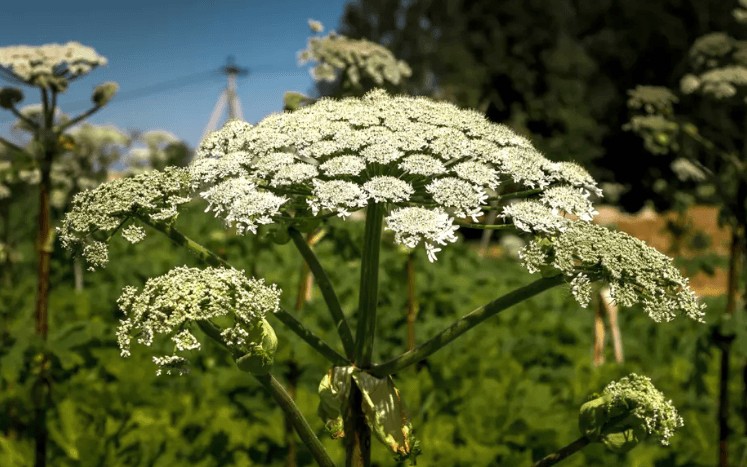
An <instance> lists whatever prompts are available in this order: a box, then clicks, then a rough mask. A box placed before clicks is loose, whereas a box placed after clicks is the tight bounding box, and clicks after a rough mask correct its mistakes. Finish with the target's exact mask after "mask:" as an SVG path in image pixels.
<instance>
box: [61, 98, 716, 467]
mask: <svg viewBox="0 0 747 467" xmlns="http://www.w3.org/2000/svg"><path fill="white" fill-rule="evenodd" d="M593 194H599V189H598V188H597V186H596V184H595V182H594V180H593V179H592V178H591V177H590V176H589V175H588V173H587V172H586V171H585V170H583V169H582V168H581V167H579V166H578V165H576V164H573V163H569V162H559V163H556V162H551V161H549V160H547V159H545V158H544V157H543V156H542V155H541V154H540V153H539V152H538V151H537V150H535V149H534V148H533V146H532V145H531V143H530V142H529V141H528V140H527V139H525V138H523V137H521V136H519V135H517V134H515V133H514V132H512V131H511V130H509V129H508V128H507V127H505V126H503V125H498V124H494V123H491V122H489V121H487V120H486V119H485V118H484V117H483V116H482V115H480V114H479V113H477V112H474V111H469V110H461V109H459V108H457V107H455V106H453V105H451V104H447V103H439V102H434V101H432V100H429V99H426V98H412V97H404V96H401V97H394V96H390V95H388V94H387V93H385V92H383V91H373V92H370V93H368V94H367V95H365V96H364V97H363V98H346V99H342V100H332V99H322V100H319V101H317V102H315V103H314V104H311V105H309V106H307V107H303V108H301V109H300V110H297V111H295V112H292V113H282V114H275V115H271V116H269V117H267V118H265V119H264V120H262V121H261V122H259V123H258V124H257V125H255V126H252V125H250V124H247V123H244V122H240V121H232V122H229V123H227V124H226V125H225V126H224V127H223V128H222V129H221V130H219V131H217V132H214V133H212V134H210V135H208V136H207V137H206V138H205V139H204V140H203V141H202V142H201V144H200V146H199V148H198V150H197V155H196V158H195V160H194V161H193V162H192V164H191V165H190V166H189V167H187V168H166V169H164V170H163V171H153V172H149V173H144V174H139V175H136V176H134V177H130V178H124V179H119V180H114V181H112V182H109V183H106V184H104V185H101V186H99V187H98V188H96V189H94V190H90V191H86V192H83V193H80V194H79V195H78V196H76V198H75V199H74V201H73V206H72V209H71V210H70V212H69V213H68V214H67V215H66V217H65V219H64V221H63V223H62V226H61V228H60V229H59V237H60V239H61V241H62V243H63V245H65V246H66V247H67V248H70V249H72V250H73V251H75V252H78V253H79V254H81V255H82V256H83V257H84V258H85V259H86V261H87V262H88V264H89V265H90V267H91V268H98V267H103V266H105V265H106V264H107V262H108V261H109V257H108V247H107V241H108V240H109V239H111V238H112V237H113V236H114V235H122V236H123V237H124V238H125V239H127V240H129V241H131V242H137V241H139V240H141V239H142V238H143V237H144V236H145V235H146V233H147V230H146V229H147V228H149V229H152V230H156V231H159V232H161V233H163V234H165V235H167V236H168V237H169V238H170V239H171V240H173V241H174V242H175V243H176V244H178V245H181V246H183V247H185V248H187V249H189V250H190V251H191V252H193V253H194V254H195V255H196V256H197V257H198V258H199V259H201V260H202V261H203V262H204V263H205V264H206V268H205V269H197V268H188V267H178V268H176V269H174V270H172V271H170V272H168V273H166V274H165V275H163V276H160V277H156V278H151V279H149V280H147V281H146V283H145V285H144V286H143V287H141V288H137V287H127V288H125V290H124V291H123V292H122V295H121V297H120V299H119V302H118V304H119V307H120V309H121V310H122V312H123V313H124V317H123V318H122V320H121V324H120V326H119V331H118V334H117V337H118V341H119V345H120V348H121V353H122V355H123V356H125V357H126V356H128V355H129V354H130V353H131V352H133V351H136V349H137V347H138V346H154V348H164V346H166V347H167V348H169V349H171V351H169V352H167V353H162V354H158V355H155V356H154V357H153V362H154V363H155V365H156V368H157V372H159V373H166V374H184V373H186V372H187V371H188V369H189V357H190V354H192V353H193V352H195V351H198V350H199V349H200V347H201V346H202V341H203V340H204V339H205V338H207V339H212V340H215V341H217V342H219V343H220V344H221V345H222V346H224V347H225V348H226V350H227V351H228V352H230V353H231V354H232V355H233V357H234V358H235V361H236V364H237V366H238V368H239V369H240V370H243V371H247V372H249V373H251V374H253V375H254V376H255V377H256V379H257V380H258V381H259V383H260V384H261V385H262V386H264V387H265V388H266V389H267V390H268V391H269V392H270V393H271V394H272V396H273V398H274V399H275V400H276V401H277V402H278V404H279V405H280V407H282V409H283V410H284V411H285V413H286V415H287V417H288V419H289V420H290V422H291V423H292V425H293V427H294V428H295V430H296V431H297V432H298V435H299V437H300V438H301V440H302V441H303V442H304V443H305V444H306V446H307V447H308V449H309V450H310V451H311V453H312V454H313V456H314V458H315V459H316V461H317V462H318V463H319V464H320V465H334V464H333V462H332V460H331V459H330V457H329V455H328V454H327V453H326V452H325V450H324V447H323V445H322V444H321V443H320V441H319V439H318V438H317V436H316V431H315V430H314V429H312V428H311V424H310V422H309V421H307V420H306V419H305V418H304V417H303V415H302V414H301V413H300V411H299V410H298V408H297V407H296V405H295V404H294V402H293V400H292V398H290V397H289V396H288V394H287V392H286V391H285V390H284V388H283V386H282V384H281V383H280V382H279V381H278V380H277V379H276V378H275V377H274V376H273V375H272V364H273V356H274V352H275V350H276V347H277V345H282V343H280V344H279V343H278V342H277V339H276V337H275V333H274V331H273V327H272V326H273V325H276V324H275V322H277V323H279V324H281V325H283V326H286V327H287V328H288V329H290V330H291V331H293V332H294V333H295V334H296V335H297V336H298V337H299V338H300V339H302V340H303V341H304V342H305V343H307V344H308V345H309V347H310V348H311V349H313V350H314V351H316V352H317V353H318V354H319V356H320V357H322V358H324V359H326V360H327V361H328V362H329V365H330V369H329V371H328V372H327V374H325V375H320V379H321V382H320V385H319V396H320V400H319V409H318V413H319V415H320V417H321V419H322V422H323V423H324V426H325V427H326V428H327V430H328V432H329V433H330V434H331V435H332V436H333V437H335V438H342V440H343V442H344V444H345V447H346V464H347V465H369V464H370V449H371V445H370V442H371V435H372V434H373V435H375V437H376V438H377V439H379V440H380V441H382V442H383V443H384V445H386V446H387V447H388V448H389V449H390V450H391V451H392V452H393V453H394V454H395V455H396V456H397V457H398V458H407V457H410V458H414V456H415V455H416V454H417V452H418V450H419V449H420V446H419V443H418V442H417V441H416V440H415V438H414V435H413V432H414V428H413V427H412V426H411V424H410V422H409V421H408V418H407V415H406V412H405V410H404V407H403V406H404V404H403V396H402V395H401V394H400V393H399V391H398V389H397V387H396V381H395V376H396V373H397V372H399V371H402V370H404V369H405V368H407V367H409V366H411V365H413V364H415V363H417V362H419V361H422V360H423V359H426V358H427V357H428V356H430V355H432V354H433V353H435V352H437V351H438V350H439V349H441V348H443V347H444V346H446V345H449V344H451V343H452V342H453V341H454V340H455V339H457V338H458V337H459V336H461V335H462V334H464V333H465V332H467V331H469V330H470V329H472V328H473V327H475V326H477V325H479V324H481V323H482V322H484V321H486V320H487V319H489V318H490V317H492V316H494V315H496V314H498V313H500V312H501V311H503V310H505V309H507V308H509V307H511V306H513V305H515V304H517V303H519V302H522V301H524V300H528V299H530V298H532V297H533V296H535V295H537V294H540V293H541V292H543V291H545V290H548V289H550V288H553V287H558V286H564V285H566V286H569V287H570V291H571V293H572V294H573V296H574V297H575V298H576V299H577V300H578V302H579V303H580V304H581V305H582V306H586V305H587V304H588V303H589V301H590V298H591V293H592V284H593V283H594V282H605V283H608V284H609V286H610V291H611V294H612V296H613V297H614V298H615V300H617V301H618V302H620V303H621V304H624V305H633V304H640V305H641V307H642V309H643V310H644V311H645V312H646V313H647V314H648V315H649V316H650V317H651V318H652V319H653V320H654V321H656V322H661V321H669V320H672V319H674V318H675V317H677V316H678V315H684V316H686V317H688V318H690V319H693V320H695V321H701V320H702V317H703V306H702V305H701V304H700V303H699V302H698V301H697V299H696V297H695V295H694V293H693V292H692V290H691V289H690V288H689V287H688V282H687V279H685V278H683V277H682V276H681V274H680V273H679V271H678V270H677V269H676V268H675V267H674V266H673V264H672V262H671V260H670V259H669V258H667V257H665V256H664V255H662V254H660V253H658V252H657V251H655V250H654V249H652V248H650V247H648V246H647V245H646V244H644V243H643V242H641V241H639V240H636V239H635V238H632V237H629V236H627V235H626V234H624V233H619V232H612V231H609V230H607V229H605V228H602V227H599V226H596V225H594V224H591V223H590V221H591V220H592V218H593V216H594V214H595V211H594V208H593V206H592V203H591V201H590V196H591V195H593ZM195 196H199V197H201V198H202V199H203V200H205V201H206V202H207V206H208V207H207V212H211V213H212V214H213V215H215V216H217V217H219V218H221V219H223V220H224V221H225V224H226V227H227V228H232V229H235V231H236V232H237V233H238V234H240V235H256V234H257V232H258V229H260V228H264V229H267V230H269V231H270V233H271V235H272V236H273V237H274V239H275V240H276V241H277V242H292V243H293V244H294V245H295V246H296V247H297V249H298V252H299V253H300V255H301V256H302V257H303V259H304V260H305V262H306V263H307V265H308V267H309V269H310V270H311V271H312V273H313V275H314V278H315V279H316V284H317V286H318V287H319V289H320V291H321V294H322V296H323V298H324V301H325V302H326V305H327V309H328V311H329V315H330V319H331V320H332V321H333V323H334V326H335V328H336V330H337V334H338V335H339V343H338V344H337V345H336V344H332V343H328V342H325V341H323V340H322V339H321V338H319V337H318V336H316V335H315V334H314V333H313V332H312V331H310V330H309V329H308V328H307V327H306V326H304V324H303V323H302V322H300V321H299V320H298V319H297V317H296V316H294V315H293V313H290V312H288V311H287V310H284V309H282V308H281V307H280V305H279V302H280V301H279V297H280V294H281V291H280V290H279V289H278V288H277V287H275V286H273V285H271V284H267V283H265V282H264V281H263V280H262V279H257V278H250V277H248V276H247V275H246V274H245V273H244V272H243V271H240V270H237V269H235V268H233V267H232V266H231V265H230V263H229V260H228V259H225V258H222V257H220V256H218V255H217V254H215V253H214V252H212V251H210V250H208V249H207V248H205V247H204V246H203V245H201V244H199V243H197V242H196V241H195V240H193V239H191V238H188V237H186V236H185V235H184V234H182V233H181V232H180V231H179V230H178V228H177V217H178V213H179V209H180V207H182V206H184V205H185V204H186V203H188V202H189V201H190V200H191V199H192V198H193V197H195ZM495 206H499V209H501V217H500V221H499V222H498V223H495V224H485V223H481V219H483V217H484V216H483V213H484V212H485V211H487V210H489V209H494V207H495ZM358 212H360V213H362V214H364V218H365V221H364V222H365V227H364V237H363V244H362V249H361V251H362V253H361V257H360V287H359V295H358V306H357V307H356V309H353V310H345V309H343V308H342V306H341V302H340V300H338V296H337V293H336V291H335V286H334V284H332V283H331V281H330V279H329V275H328V274H327V272H326V271H325V269H324V266H323V258H321V259H320V258H318V257H317V256H316V255H315V253H314V251H313V250H312V249H311V248H310V247H309V245H308V244H307V242H306V241H305V239H304V237H303V235H302V232H308V231H311V230H313V229H314V228H316V227H317V226H318V225H319V224H321V223H324V222H325V220H326V219H329V218H332V217H340V218H344V219H355V218H356V217H357V216H353V214H354V213H358ZM460 228H475V229H501V230H511V231H515V232H518V233H522V234H525V235H526V236H528V237H530V240H529V243H528V244H527V246H526V247H525V248H524V250H523V251H522V253H521V260H522V261H523V263H524V265H525V266H526V267H527V269H529V271H531V272H534V273H538V274H539V276H540V277H539V278H538V279H537V280H535V281H534V282H532V283H529V284H527V285H525V286H523V287H520V288H518V289H516V290H514V291H512V292H510V293H507V294H506V295H503V296H501V297H497V298H496V299H495V300H493V301H491V302H489V303H487V304H485V305H483V306H480V307H479V308H477V309H475V310H472V311H470V312H467V313H466V314H464V315H463V316H462V317H461V318H459V319H458V320H457V321H455V322H454V323H453V324H452V325H450V326H448V327H447V328H445V329H444V330H442V331H441V332H439V333H437V334H435V335H434V336H432V337H430V338H429V339H428V340H426V341H424V342H422V343H421V344H420V345H418V346H416V347H415V348H413V349H411V350H409V351H407V352H405V353H403V354H401V355H396V356H384V358H381V359H378V358H375V344H376V336H377V335H381V333H382V332H384V333H385V332H387V331H388V330H386V329H383V330H382V329H379V330H377V326H376V324H377V315H378V314H379V313H387V312H388V311H389V310H385V309H381V307H380V306H379V305H378V300H377V297H378V287H379V253H380V247H381V244H382V241H386V238H385V237H384V235H385V232H386V233H387V236H388V235H389V232H391V234H392V235H391V236H392V238H393V240H394V242H396V243H398V244H400V245H403V246H404V247H407V248H410V249H415V248H421V247H422V248H424V250H425V252H426V254H427V256H428V259H429V260H431V261H437V259H438V254H439V252H440V251H441V249H442V248H446V247H448V245H450V244H452V243H454V242H456V241H457V235H456V234H457V231H458V230H459V229H460ZM454 345H458V344H454ZM405 396H406V395H405ZM579 424H580V427H581V437H580V438H579V439H578V440H576V441H574V442H573V443H571V444H569V445H568V446H565V447H564V448H561V449H560V450H559V451H558V452H556V453H553V454H551V455H549V456H548V457H547V458H545V459H542V460H540V461H539V462H538V465H551V464H553V463H555V462H557V461H559V460H561V459H562V458H564V457H566V456H567V455H569V454H571V453H573V452H575V451H577V450H579V449H581V448H583V447H584V446H585V445H587V444H589V443H591V442H600V443H603V444H605V445H607V446H608V447H610V448H612V449H616V450H622V451H624V450H627V449H630V448H631V447H633V446H634V445H635V444H636V443H637V442H638V441H639V440H641V439H644V438H646V437H653V438H656V439H659V440H660V441H661V442H662V443H663V444H667V442H668V439H669V438H670V437H671V436H672V434H673V433H674V431H675V430H676V429H677V428H678V427H679V426H680V425H681V424H682V420H681V418H680V417H679V415H677V412H676V410H675V409H674V407H673V406H672V404H671V403H670V402H668V401H666V399H665V398H664V396H663V395H662V394H661V393H660V392H658V391H657V390H656V389H655V388H654V387H653V386H652V385H651V382H650V380H648V379H647V378H645V377H640V376H637V375H631V376H630V377H628V378H625V379H623V380H621V381H619V382H616V383H612V384H611V385H610V386H608V387H607V388H606V389H605V390H604V391H603V392H602V394H601V395H599V397H597V398H594V399H592V400H591V401H590V402H589V403H587V404H586V405H584V406H583V407H582V408H581V412H580V416H579Z"/></svg>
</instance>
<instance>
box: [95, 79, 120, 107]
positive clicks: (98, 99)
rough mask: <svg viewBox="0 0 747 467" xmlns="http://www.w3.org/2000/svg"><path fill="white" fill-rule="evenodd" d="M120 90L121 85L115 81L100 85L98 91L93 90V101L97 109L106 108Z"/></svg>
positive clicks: (97, 87)
mask: <svg viewBox="0 0 747 467" xmlns="http://www.w3.org/2000/svg"><path fill="white" fill-rule="evenodd" d="M117 90H119V85H118V84H117V83H115V82H113V81H108V82H106V83H102V84H99V85H98V86H96V89H94V90H93V95H92V96H91V100H92V101H93V103H94V104H96V106H97V107H102V106H105V105H106V104H108V103H109V101H110V100H112V98H113V97H114V95H115V94H116V93H117Z"/></svg>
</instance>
